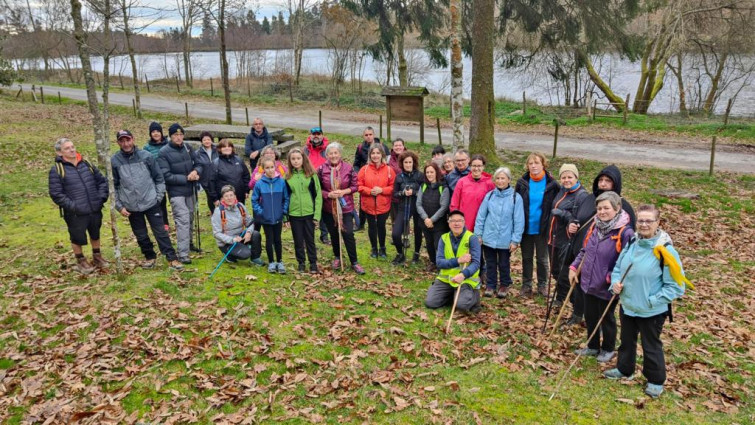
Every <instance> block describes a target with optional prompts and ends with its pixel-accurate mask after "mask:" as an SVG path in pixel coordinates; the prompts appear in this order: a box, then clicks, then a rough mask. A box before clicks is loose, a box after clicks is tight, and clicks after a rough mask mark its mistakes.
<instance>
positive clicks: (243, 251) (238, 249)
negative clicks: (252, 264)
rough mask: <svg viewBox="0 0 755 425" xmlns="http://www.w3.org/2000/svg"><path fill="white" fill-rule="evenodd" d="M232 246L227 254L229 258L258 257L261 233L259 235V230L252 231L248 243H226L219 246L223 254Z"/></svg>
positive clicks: (246, 258)
mask: <svg viewBox="0 0 755 425" xmlns="http://www.w3.org/2000/svg"><path fill="white" fill-rule="evenodd" d="M232 246H233V251H231V253H230V254H228V258H229V259H231V260H248V259H255V258H260V256H261V255H262V235H260V232H258V231H256V230H255V231H254V232H253V233H252V238H251V239H250V240H249V243H248V244H243V243H237V244H236V245H235V246H234V245H233V244H226V245H224V246H221V247H219V248H220V251H221V252H222V253H223V254H226V253H228V250H229V249H231V247H232Z"/></svg>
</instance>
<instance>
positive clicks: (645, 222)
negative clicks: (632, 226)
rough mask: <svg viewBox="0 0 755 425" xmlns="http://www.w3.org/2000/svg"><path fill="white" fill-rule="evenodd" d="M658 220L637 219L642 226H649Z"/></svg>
mask: <svg viewBox="0 0 755 425" xmlns="http://www.w3.org/2000/svg"><path fill="white" fill-rule="evenodd" d="M656 221H658V220H637V224H639V225H640V226H649V225H651V224H653V223H655V222H656Z"/></svg>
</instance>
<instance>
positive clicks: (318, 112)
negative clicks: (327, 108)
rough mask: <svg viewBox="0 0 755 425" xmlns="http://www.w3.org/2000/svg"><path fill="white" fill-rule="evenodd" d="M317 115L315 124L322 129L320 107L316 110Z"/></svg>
mask: <svg viewBox="0 0 755 425" xmlns="http://www.w3.org/2000/svg"><path fill="white" fill-rule="evenodd" d="M317 115H318V117H317V124H318V126H319V127H320V130H322V109H320V110H319V111H317Z"/></svg>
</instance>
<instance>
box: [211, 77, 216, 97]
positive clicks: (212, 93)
mask: <svg viewBox="0 0 755 425" xmlns="http://www.w3.org/2000/svg"><path fill="white" fill-rule="evenodd" d="M214 96H215V87H213V85H212V78H210V97H214Z"/></svg>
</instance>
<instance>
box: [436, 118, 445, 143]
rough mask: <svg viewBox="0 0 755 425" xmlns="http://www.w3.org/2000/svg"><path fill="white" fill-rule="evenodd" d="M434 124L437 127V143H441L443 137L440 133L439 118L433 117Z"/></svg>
mask: <svg viewBox="0 0 755 425" xmlns="http://www.w3.org/2000/svg"><path fill="white" fill-rule="evenodd" d="M435 125H436V126H437V127H438V144H439V145H443V138H441V135H440V118H435Z"/></svg>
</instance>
